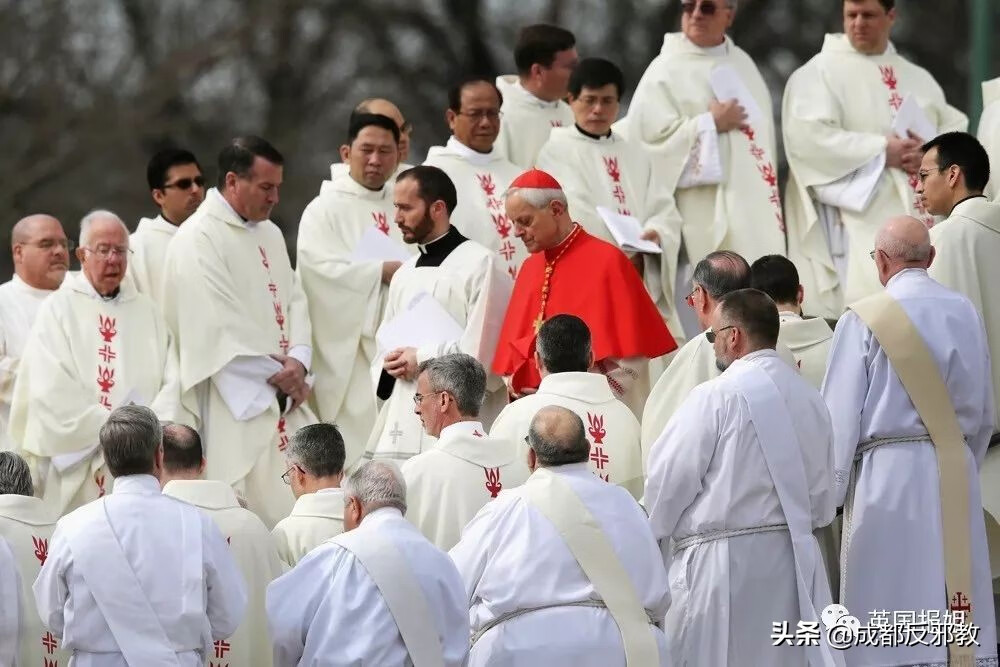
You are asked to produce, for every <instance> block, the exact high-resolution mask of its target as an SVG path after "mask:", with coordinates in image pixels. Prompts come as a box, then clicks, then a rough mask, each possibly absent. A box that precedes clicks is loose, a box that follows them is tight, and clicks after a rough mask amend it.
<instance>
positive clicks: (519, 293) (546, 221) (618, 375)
mask: <svg viewBox="0 0 1000 667" xmlns="http://www.w3.org/2000/svg"><path fill="white" fill-rule="evenodd" d="M506 206H507V217H508V219H509V220H510V221H511V222H513V224H514V235H515V236H517V237H518V238H519V239H521V241H522V242H523V243H524V245H525V247H526V248H527V249H528V252H530V253H531V256H530V257H529V258H528V259H527V260H525V262H524V264H523V265H522V266H521V270H520V272H519V273H518V275H517V280H516V282H515V283H514V293H513V295H512V296H511V299H510V305H509V306H508V308H507V315H506V316H505V318H504V323H503V329H502V330H501V332H500V343H499V345H498V346H497V351H496V355H495V357H494V359H493V370H494V372H496V373H497V374H498V375H503V376H504V377H505V378H507V379H508V383H509V386H510V389H511V392H512V393H513V394H515V395H522V394H525V393H531V392H532V391H534V390H535V389H536V388H537V387H538V383H539V382H540V381H541V379H540V377H539V375H538V368H537V367H536V366H535V359H534V353H535V335H536V333H537V331H538V328H539V327H540V326H541V324H542V322H544V321H545V320H546V319H547V318H549V317H552V316H553V315H561V314H569V315H576V316H577V317H579V318H580V319H582V320H583V321H584V322H586V323H587V326H588V327H589V328H590V331H591V333H592V336H593V351H594V359H596V362H595V370H598V371H600V372H601V373H603V374H604V375H605V376H607V378H608V384H610V386H611V389H612V391H613V392H614V393H615V395H616V396H617V397H618V398H620V399H621V400H622V401H623V402H625V404H626V405H628V406H629V407H630V408H632V411H633V412H634V413H635V415H636V417H637V418H639V417H641V413H642V406H643V404H644V402H645V400H646V395H647V394H648V393H649V369H648V364H649V360H650V359H655V358H656V357H659V356H662V355H664V354H667V353H668V352H672V351H673V350H675V349H676V348H677V343H676V342H674V339H673V336H671V335H670V331H668V330H667V326H666V324H664V322H663V318H662V317H661V316H660V312H659V311H658V310H657V309H656V306H655V305H654V303H653V301H652V300H651V299H650V298H649V294H648V293H647V291H646V288H645V286H644V285H643V283H642V280H641V278H640V277H639V274H638V273H637V272H636V270H635V267H634V266H633V265H632V263H631V262H629V260H628V258H627V257H626V256H625V254H624V253H623V252H622V251H621V250H620V249H618V248H617V247H615V246H613V245H611V244H610V243H606V242H605V241H602V240H601V239H598V238H596V237H594V236H591V235H590V234H588V233H587V232H585V231H584V230H583V228H582V227H581V226H580V225H578V224H576V223H575V222H573V220H572V219H571V218H570V216H569V210H568V207H567V205H566V195H565V194H564V193H563V191H562V187H561V186H560V185H559V182H558V181H556V179H554V178H553V177H552V176H550V175H549V174H547V173H545V172H544V171H540V170H538V169H532V170H531V171H527V172H525V173H523V174H521V175H520V176H518V177H517V178H516V179H515V180H514V181H513V182H512V183H511V185H510V188H509V189H508V190H507V194H506Z"/></svg>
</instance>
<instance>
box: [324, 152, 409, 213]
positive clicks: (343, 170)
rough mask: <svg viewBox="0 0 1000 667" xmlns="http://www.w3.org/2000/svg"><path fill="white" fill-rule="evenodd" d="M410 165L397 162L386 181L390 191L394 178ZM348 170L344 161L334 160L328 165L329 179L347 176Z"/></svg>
mask: <svg viewBox="0 0 1000 667" xmlns="http://www.w3.org/2000/svg"><path fill="white" fill-rule="evenodd" d="M412 167H413V165H412V164H407V163H406V162H400V163H399V165H398V166H397V167H396V171H394V172H392V176H390V177H389V180H387V181H386V183H387V184H388V185H389V191H390V192H391V191H392V186H393V184H395V182H396V179H397V178H398V177H399V175H400V174H402V173H403V172H404V171H406V170H407V169H410V168H412ZM350 172H351V166H350V165H349V164H347V163H346V162H334V163H333V164H331V165H330V180H331V181H335V180H337V179H338V178H340V177H341V176H347V175H348V174H350ZM390 223H391V218H390Z"/></svg>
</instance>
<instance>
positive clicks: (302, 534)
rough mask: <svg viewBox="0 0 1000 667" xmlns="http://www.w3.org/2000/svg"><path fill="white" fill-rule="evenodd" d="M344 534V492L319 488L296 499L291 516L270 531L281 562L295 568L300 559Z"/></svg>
mask: <svg viewBox="0 0 1000 667" xmlns="http://www.w3.org/2000/svg"><path fill="white" fill-rule="evenodd" d="M342 532H344V492H343V491H341V490H340V489H321V490H319V491H317V492H316V493H305V494H302V495H301V496H299V497H298V499H296V501H295V506H294V507H292V513H291V514H289V515H288V516H287V517H285V518H284V519H282V520H281V521H279V522H278V525H277V526H275V527H274V530H272V531H271V540H272V541H273V542H274V546H275V547H276V548H277V549H278V556H279V557H280V558H281V562H283V563H284V564H285V565H288V566H289V567H295V565H296V564H298V562H299V561H300V560H302V558H303V556H305V555H306V554H307V553H309V552H310V551H312V550H313V549H315V548H316V547H318V546H319V545H321V544H323V542H326V541H327V540H328V539H330V538H331V537H336V536H337V535H340V534H341V533H342Z"/></svg>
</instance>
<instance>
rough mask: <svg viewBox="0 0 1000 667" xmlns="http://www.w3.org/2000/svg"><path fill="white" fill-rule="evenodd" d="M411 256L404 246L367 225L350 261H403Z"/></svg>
mask: <svg viewBox="0 0 1000 667" xmlns="http://www.w3.org/2000/svg"><path fill="white" fill-rule="evenodd" d="M410 257H411V255H410V253H409V252H408V251H407V249H406V246H404V245H402V244H401V243H399V242H398V241H396V240H395V239H392V238H390V237H389V236H387V235H385V234H383V233H382V232H380V231H379V230H378V229H376V228H375V227H368V228H367V229H365V233H364V234H362V235H361V240H360V241H358V245H356V246H355V247H354V252H352V253H351V261H352V262H405V261H406V260H408V259H409V258H410Z"/></svg>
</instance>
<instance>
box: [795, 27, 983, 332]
mask: <svg viewBox="0 0 1000 667" xmlns="http://www.w3.org/2000/svg"><path fill="white" fill-rule="evenodd" d="M907 97H911V98H912V99H913V100H914V101H915V102H916V103H917V104H918V105H919V107H920V109H921V110H923V112H924V114H925V115H926V117H927V120H928V121H929V122H930V123H931V124H932V125H934V127H936V128H937V131H938V132H939V133H940V132H948V131H951V130H965V129H966V127H967V126H968V119H967V118H966V117H965V115H964V114H962V113H961V112H960V111H958V110H957V109H955V108H954V107H951V106H949V105H948V103H947V102H946V101H945V99H944V93H943V92H942V91H941V87H940V86H939V85H938V84H937V82H936V81H934V79H933V78H932V77H931V75H930V74H929V73H928V72H927V71H926V70H924V69H923V68H921V67H917V66H916V65H914V64H913V63H911V62H909V61H908V60H906V59H904V58H903V57H902V56H900V55H899V54H898V53H896V49H895V48H894V47H893V46H892V44H890V45H889V48H888V49H887V50H886V52H885V53H884V54H882V55H879V56H866V55H862V54H860V53H858V52H857V51H855V50H854V48H853V47H852V46H851V44H850V42H849V41H848V39H847V37H846V36H845V35H842V34H836V35H827V36H826V40H825V41H824V43H823V49H822V51H820V53H819V54H817V55H816V56H814V57H813V58H812V60H810V61H809V62H807V63H806V64H805V65H803V66H802V67H800V68H799V69H798V70H796V71H795V72H794V73H793V74H792V76H791V77H790V78H789V79H788V84H787V85H786V87H785V96H784V102H783V104H782V123H783V131H784V139H785V151H786V152H787V154H788V164H789V168H790V175H789V182H788V188H787V190H786V194H785V196H786V199H787V202H786V204H787V207H786V212H787V216H788V256H789V258H790V259H791V260H792V261H794V262H795V266H796V268H798V271H799V277H800V279H801V281H802V285H803V286H804V287H805V293H806V301H805V303H804V304H803V307H804V308H805V310H806V311H807V312H810V313H813V314H815V315H821V316H823V317H839V316H840V314H841V312H842V311H843V308H844V304H845V303H851V302H853V301H856V300H857V299H860V298H862V297H864V296H867V295H869V294H873V293H875V292H877V291H878V290H880V289H881V286H880V285H879V282H878V272H877V271H876V269H875V264H874V263H873V262H872V261H871V258H870V257H869V256H868V253H869V252H870V251H871V249H872V248H874V247H875V233H876V232H877V231H878V228H879V227H881V226H882V224H883V223H884V222H885V221H886V220H887V219H888V218H890V217H892V216H894V215H901V214H904V213H906V214H910V215H915V216H917V217H918V218H923V219H924V220H925V222H926V223H928V224H932V223H933V218H931V217H930V216H928V215H927V214H926V213H925V212H924V211H922V210H921V209H920V203H919V198H918V197H917V195H916V192H915V188H916V186H917V176H916V174H913V175H910V174H907V173H906V172H904V171H903V170H902V169H896V168H892V169H884V168H883V171H882V175H881V176H880V177H878V180H877V183H876V184H875V186H874V188H875V189H874V192H873V194H872V195H871V201H870V203H868V205H867V206H864V204H863V202H860V201H854V203H853V204H852V205H849V206H843V205H841V206H840V207H839V208H833V207H828V206H827V205H825V204H819V203H818V202H816V201H815V199H816V196H817V195H816V190H815V189H816V187H817V186H823V185H828V184H831V183H833V182H834V181H838V180H839V179H842V178H844V177H845V176H850V175H851V174H852V173H854V172H856V171H857V170H859V169H861V168H862V167H865V166H871V165H870V164H869V163H871V162H872V161H873V160H876V161H877V160H883V159H884V155H885V150H886V144H887V140H886V136H887V135H888V134H889V133H890V132H891V127H892V122H893V119H894V118H895V116H896V112H897V111H898V110H899V108H900V106H901V105H902V104H903V100H905V99H906V98H907ZM932 138H933V137H922V139H923V140H924V141H930V140H931V139H932ZM876 166H877V165H876ZM852 201H853V200H852ZM852 209H853V210H852Z"/></svg>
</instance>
